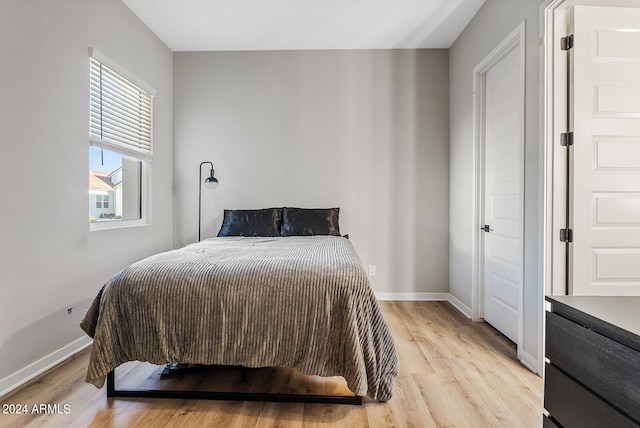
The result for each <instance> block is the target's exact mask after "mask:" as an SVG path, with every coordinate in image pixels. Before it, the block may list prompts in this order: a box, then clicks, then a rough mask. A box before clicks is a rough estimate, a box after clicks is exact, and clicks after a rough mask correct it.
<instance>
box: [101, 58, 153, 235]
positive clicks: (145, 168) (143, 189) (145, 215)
mask: <svg viewBox="0 0 640 428" xmlns="http://www.w3.org/2000/svg"><path fill="white" fill-rule="evenodd" d="M91 59H94V60H97V61H98V62H100V63H102V64H103V65H105V66H106V67H108V68H109V69H111V70H113V71H114V72H116V73H117V74H119V75H120V76H121V77H123V78H124V79H126V80H127V81H128V82H129V83H131V84H133V85H134V86H137V87H138V88H139V89H141V90H143V91H145V92H147V93H148V94H149V95H150V96H151V148H150V151H149V152H148V153H144V152H137V151H135V150H130V149H127V148H124V147H120V146H118V145H117V144H113V143H110V142H108V141H100V140H99V139H96V138H94V137H92V133H91V123H89V128H90V129H89V147H92V146H94V147H100V148H103V149H105V150H109V151H112V152H115V153H119V154H121V155H123V156H126V157H129V158H134V159H136V160H139V161H140V167H141V183H140V193H141V196H140V204H141V212H140V218H138V219H134V220H117V221H104V222H100V221H98V222H89V228H90V230H91V231H94V230H104V229H116V228H123V227H132V226H145V225H148V224H151V215H150V214H151V213H150V205H151V197H150V194H151V182H150V177H151V164H152V160H153V97H154V96H155V90H154V89H153V88H151V87H149V86H148V85H147V84H146V83H144V82H143V81H142V80H140V79H138V78H137V77H136V76H135V75H133V74H131V73H129V72H128V71H127V70H126V69H125V68H123V67H121V66H119V65H118V64H117V63H116V62H114V61H112V60H110V59H109V58H108V57H106V56H105V55H103V54H101V53H100V52H99V51H97V50H96V49H94V48H89V61H90V64H91ZM89 68H91V67H89ZM110 202H111V201H110Z"/></svg>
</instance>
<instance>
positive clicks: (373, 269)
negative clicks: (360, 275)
mask: <svg viewBox="0 0 640 428" xmlns="http://www.w3.org/2000/svg"><path fill="white" fill-rule="evenodd" d="M369 276H376V265H369Z"/></svg>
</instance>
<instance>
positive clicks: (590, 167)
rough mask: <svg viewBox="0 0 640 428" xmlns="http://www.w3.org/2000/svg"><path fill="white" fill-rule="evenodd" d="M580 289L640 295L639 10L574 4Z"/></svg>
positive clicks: (575, 274)
mask: <svg viewBox="0 0 640 428" xmlns="http://www.w3.org/2000/svg"><path fill="white" fill-rule="evenodd" d="M574 31H575V32H574V36H575V44H574V47H573V52H572V55H573V61H574V67H573V70H574V73H573V76H572V77H573V82H574V91H573V94H574V95H573V97H574V98H573V131H574V145H573V146H572V148H571V150H572V155H573V162H572V174H571V189H570V194H571V201H572V212H573V216H572V222H573V224H572V228H573V231H574V233H573V243H572V245H573V249H572V261H571V264H572V265H571V266H570V270H571V272H572V275H571V277H572V280H571V288H570V292H571V294H574V295H640V268H639V266H640V10H638V9H630V8H611V7H591V6H575V7H574Z"/></svg>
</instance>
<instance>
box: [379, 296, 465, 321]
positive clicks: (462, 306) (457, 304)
mask: <svg viewBox="0 0 640 428" xmlns="http://www.w3.org/2000/svg"><path fill="white" fill-rule="evenodd" d="M376 297H377V298H378V300H397V301H424V302H428V301H439V302H442V301H444V302H449V303H451V304H452V305H453V307H454V308H456V309H457V310H459V311H460V312H461V313H462V315H464V316H465V317H467V318H469V319H471V312H472V311H471V308H469V307H468V306H467V305H465V304H464V303H462V302H461V301H460V300H458V299H457V298H456V297H455V296H452V295H451V294H449V293H376Z"/></svg>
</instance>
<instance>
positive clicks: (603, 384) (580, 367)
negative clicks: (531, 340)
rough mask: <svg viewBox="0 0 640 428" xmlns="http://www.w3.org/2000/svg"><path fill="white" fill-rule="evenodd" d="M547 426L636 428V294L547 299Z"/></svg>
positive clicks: (639, 382) (639, 321) (639, 375)
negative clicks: (631, 295) (632, 295)
mask: <svg viewBox="0 0 640 428" xmlns="http://www.w3.org/2000/svg"><path fill="white" fill-rule="evenodd" d="M546 300H547V302H549V304H550V308H549V305H547V313H546V320H547V324H546V349H545V354H546V357H547V364H546V366H545V369H546V373H545V381H544V407H545V409H546V410H547V412H549V415H548V416H545V417H544V423H543V426H544V427H545V428H546V427H564V428H572V427H580V428H588V427H598V428H608V427H616V428H620V427H640V297H582V296H553V297H547V298H546Z"/></svg>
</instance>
